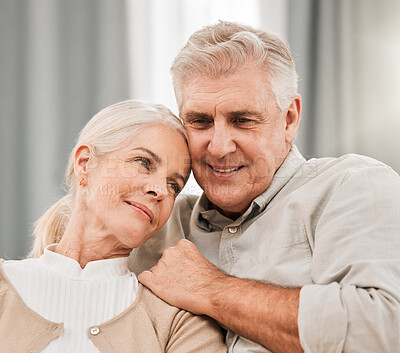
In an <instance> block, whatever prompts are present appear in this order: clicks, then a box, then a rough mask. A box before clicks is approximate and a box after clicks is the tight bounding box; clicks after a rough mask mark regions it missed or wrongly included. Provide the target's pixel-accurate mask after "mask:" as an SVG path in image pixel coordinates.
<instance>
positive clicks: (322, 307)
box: [130, 146, 400, 353]
mask: <svg viewBox="0 0 400 353" xmlns="http://www.w3.org/2000/svg"><path fill="white" fill-rule="evenodd" d="M184 237H186V238H187V239H189V240H191V241H192V242H194V244H195V245H196V246H197V247H198V249H199V250H200V251H201V252H202V254H203V255H204V256H205V257H206V258H207V259H208V260H210V261H211V262H212V263H214V264H215V265H216V266H218V267H219V268H220V269H222V270H223V271H225V272H227V273H228V274H230V275H233V276H237V277H241V278H248V279H254V280H257V281H263V282H268V283H271V284H276V285H278V286H284V287H296V288H302V289H301V292H300V307H299V317H298V323H299V334H300V341H301V344H302V347H303V349H304V350H305V351H306V352H318V353H329V352H352V353H354V352H380V353H383V352H390V353H393V352H400V334H399V333H400V178H399V176H398V175H397V174H396V173H395V172H394V171H393V170H392V169H391V168H389V167H388V166H386V165H384V164H382V163H380V162H378V161H376V160H374V159H371V158H367V157H363V156H358V155H346V156H343V157H341V158H321V159H311V160H309V161H306V160H305V159H304V158H303V157H302V155H301V154H300V153H299V152H298V150H297V148H296V146H293V147H292V150H291V152H290V153H289V155H288V157H287V158H286V160H285V161H284V163H283V164H282V166H281V167H280V168H279V170H278V171H277V172H276V174H275V176H274V178H273V180H272V182H271V184H270V186H269V187H268V188H267V189H266V190H265V191H264V192H263V193H262V194H261V195H259V196H258V197H257V198H255V199H254V200H253V202H252V203H251V205H250V206H249V208H248V209H247V211H246V212H245V213H244V214H243V215H242V216H241V217H239V218H238V219H237V220H235V221H232V220H231V219H229V218H226V217H224V216H223V215H222V214H220V213H219V212H218V211H217V210H214V209H211V207H210V205H209V201H208V200H207V198H206V196H205V195H204V194H203V195H202V196H201V197H200V198H197V197H194V196H188V195H183V196H182V197H180V198H179V200H177V203H176V205H175V208H174V211H173V215H172V216H171V219H170V220H169V222H168V223H167V224H166V225H165V226H164V227H163V229H162V230H161V231H160V232H159V233H158V234H156V235H155V236H154V237H153V238H152V239H150V240H149V241H148V242H147V243H146V244H145V245H144V246H142V247H141V248H140V249H138V251H136V252H135V253H133V254H132V255H131V259H130V267H131V269H132V270H134V271H135V272H141V271H142V270H144V269H148V268H150V267H151V266H153V265H154V264H155V263H156V262H157V260H158V258H159V257H160V256H161V254H162V251H163V249H164V248H165V247H168V246H173V245H174V244H175V243H176V242H177V241H178V240H179V239H181V238H184ZM260 305H261V304H260ZM226 343H227V345H228V347H229V352H236V353H238V352H268V350H266V349H265V348H263V347H261V346H259V345H257V344H255V343H253V342H251V341H249V340H246V339H244V338H242V337H239V336H237V335H236V334H235V333H233V332H230V331H228V333H227V337H226Z"/></svg>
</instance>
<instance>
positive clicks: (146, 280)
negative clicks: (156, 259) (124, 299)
mask: <svg viewBox="0 0 400 353" xmlns="http://www.w3.org/2000/svg"><path fill="white" fill-rule="evenodd" d="M138 280H139V282H140V283H142V284H143V285H144V286H146V287H148V288H150V289H151V284H152V283H153V272H151V271H143V272H142V273H140V274H139V276H138Z"/></svg>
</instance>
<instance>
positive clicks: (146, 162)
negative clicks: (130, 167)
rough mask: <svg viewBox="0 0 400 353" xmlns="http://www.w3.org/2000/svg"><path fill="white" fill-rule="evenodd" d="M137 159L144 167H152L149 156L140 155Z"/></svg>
mask: <svg viewBox="0 0 400 353" xmlns="http://www.w3.org/2000/svg"><path fill="white" fill-rule="evenodd" d="M135 161H136V162H137V163H138V164H140V165H142V166H143V167H145V168H146V169H150V166H151V161H150V160H149V159H148V158H145V157H139V158H136V159H135Z"/></svg>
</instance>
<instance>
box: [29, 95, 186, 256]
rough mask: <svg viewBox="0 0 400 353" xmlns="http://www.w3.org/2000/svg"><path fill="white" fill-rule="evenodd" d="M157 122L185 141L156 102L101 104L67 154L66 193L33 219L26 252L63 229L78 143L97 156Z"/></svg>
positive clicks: (37, 249) (177, 123)
mask: <svg viewBox="0 0 400 353" xmlns="http://www.w3.org/2000/svg"><path fill="white" fill-rule="evenodd" d="M160 124H161V125H164V126H167V127H169V128H171V129H172V130H176V131H179V132H180V133H181V134H182V136H183V137H184V138H185V140H186V143H187V135H186V131H185V129H184V127H183V125H182V122H181V121H180V120H179V119H178V118H177V117H176V116H175V115H174V114H173V113H172V112H171V111H170V110H169V109H168V108H166V107H164V106H163V105H160V104H151V103H146V102H142V101H138V100H127V101H123V102H119V103H116V104H113V105H111V106H108V107H106V108H104V109H103V110H101V111H100V112H98V113H97V114H96V115H95V116H94V117H93V118H92V119H90V121H89V122H88V123H87V124H86V126H85V127H84V128H83V129H82V131H81V133H80V134H79V137H78V141H77V143H76V145H75V148H74V149H73V150H72V152H71V154H70V156H69V160H68V164H67V169H66V174H65V183H66V187H67V194H66V195H65V196H64V197H63V198H61V199H60V200H59V201H57V202H56V203H55V204H54V205H53V206H51V207H50V208H49V209H48V210H47V211H46V212H45V213H44V214H43V215H42V216H41V217H40V218H39V219H38V220H37V221H36V223H35V229H34V231H33V234H34V237H35V240H34V244H33V247H32V250H31V252H30V254H29V256H31V257H39V256H40V255H41V254H42V253H43V251H44V249H45V247H46V246H47V245H49V244H52V243H58V242H59V241H60V240H61V238H62V236H63V234H64V232H65V229H66V227H67V225H68V223H69V220H70V217H71V214H72V208H73V205H74V199H75V193H76V178H75V177H74V174H75V172H74V157H75V152H76V150H77V149H78V148H79V146H81V145H82V144H88V145H90V146H91V152H92V155H93V156H94V157H96V158H101V157H104V156H105V155H107V154H108V153H110V152H113V151H116V150H118V149H120V148H121V147H123V146H124V144H125V143H127V142H128V141H129V140H130V138H131V137H132V135H134V134H135V133H137V132H138V131H139V130H140V129H143V128H146V127H150V126H154V125H160Z"/></svg>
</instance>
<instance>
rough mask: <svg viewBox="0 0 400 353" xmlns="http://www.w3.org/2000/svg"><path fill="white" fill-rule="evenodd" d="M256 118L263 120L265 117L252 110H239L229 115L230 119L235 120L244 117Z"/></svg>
mask: <svg viewBox="0 0 400 353" xmlns="http://www.w3.org/2000/svg"><path fill="white" fill-rule="evenodd" d="M249 116H252V117H256V118H262V117H263V115H262V114H261V113H259V112H257V111H252V110H238V111H234V112H229V113H228V118H229V119H233V118H242V117H249Z"/></svg>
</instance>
